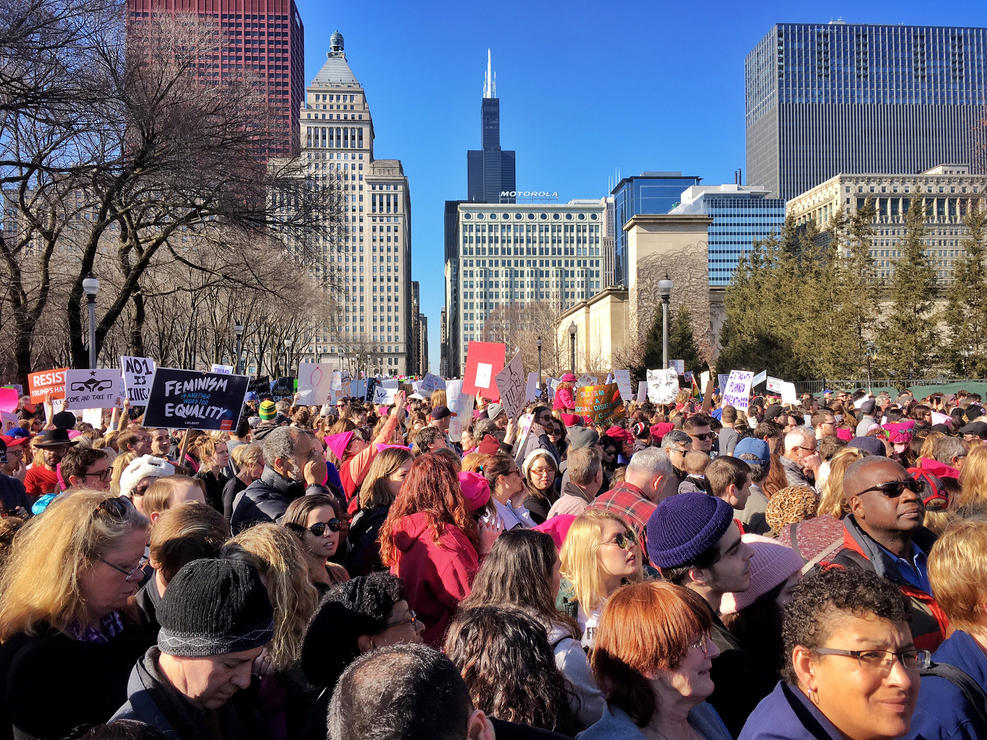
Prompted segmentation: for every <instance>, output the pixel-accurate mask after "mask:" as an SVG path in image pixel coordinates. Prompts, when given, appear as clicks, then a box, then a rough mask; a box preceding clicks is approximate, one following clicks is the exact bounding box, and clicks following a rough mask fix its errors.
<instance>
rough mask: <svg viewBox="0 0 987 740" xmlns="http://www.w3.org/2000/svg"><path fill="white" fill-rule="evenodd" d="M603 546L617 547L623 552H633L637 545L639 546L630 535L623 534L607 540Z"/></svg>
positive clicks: (620, 533)
mask: <svg viewBox="0 0 987 740" xmlns="http://www.w3.org/2000/svg"><path fill="white" fill-rule="evenodd" d="M602 544H604V545H616V546H617V547H619V548H620V549H621V550H631V549H633V548H634V546H635V545H637V542H636V541H635V539H634V538H633V537H631V536H630V535H628V534H624V533H623V532H618V533H617V534H615V535H614V537H613V539H612V540H607V541H606V542H604V543H602Z"/></svg>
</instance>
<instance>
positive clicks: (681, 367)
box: [668, 360, 685, 375]
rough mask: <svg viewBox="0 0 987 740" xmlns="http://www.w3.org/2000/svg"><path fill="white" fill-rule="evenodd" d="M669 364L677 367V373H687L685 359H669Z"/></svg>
mask: <svg viewBox="0 0 987 740" xmlns="http://www.w3.org/2000/svg"><path fill="white" fill-rule="evenodd" d="M668 366H669V367H673V368H675V374H676V375H683V374H684V373H685V360H669V361H668Z"/></svg>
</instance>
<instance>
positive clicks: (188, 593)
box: [157, 558, 274, 658]
mask: <svg viewBox="0 0 987 740" xmlns="http://www.w3.org/2000/svg"><path fill="white" fill-rule="evenodd" d="M157 618H158V622H159V623H160V624H161V630H160V631H159V632H158V648H160V650H161V652H162V653H166V654H167V655H175V656H179V657H185V658H203V657H206V656H210V655H227V654H229V653H238V652H240V651H242V650H252V649H253V648H257V647H261V646H262V645H266V644H267V643H269V642H270V641H271V639H272V638H273V637H274V610H273V609H272V608H271V601H270V599H268V596H267V589H265V588H264V584H263V582H262V581H261V580H260V576H258V575H257V572H256V571H255V570H254V569H253V568H251V567H250V566H249V565H247V563H244V562H242V561H237V560H224V559H219V558H203V559H200V560H193V561H192V562H190V563H188V564H187V565H186V566H185V567H183V568H182V569H181V570H180V571H178V573H177V574H176V575H175V577H174V578H172V579H171V580H170V581H169V582H168V589H167V590H166V591H165V594H164V596H163V597H162V598H161V604H160V605H159V606H158V610H157Z"/></svg>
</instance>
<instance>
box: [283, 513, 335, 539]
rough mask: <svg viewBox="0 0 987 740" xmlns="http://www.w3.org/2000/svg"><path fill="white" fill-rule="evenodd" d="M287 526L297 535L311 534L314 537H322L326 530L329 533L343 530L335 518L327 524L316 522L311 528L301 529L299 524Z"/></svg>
mask: <svg viewBox="0 0 987 740" xmlns="http://www.w3.org/2000/svg"><path fill="white" fill-rule="evenodd" d="M288 526H289V528H291V529H293V530H295V531H296V532H298V533H299V534H303V533H305V532H311V533H312V534H314V535H315V536H316V537H322V536H323V535H324V534H325V533H326V531H327V530H328V531H330V532H339V531H340V530H341V529H342V528H343V523H342V522H341V521H340V520H339V519H337V518H336V517H333V518H332V519H330V520H329V521H328V522H316V523H315V524H313V525H312V526H311V527H303V526H302V525H301V524H289V525H288Z"/></svg>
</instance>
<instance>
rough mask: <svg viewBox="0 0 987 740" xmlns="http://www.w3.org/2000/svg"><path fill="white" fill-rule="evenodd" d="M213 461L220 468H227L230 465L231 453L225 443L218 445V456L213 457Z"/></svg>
mask: <svg viewBox="0 0 987 740" xmlns="http://www.w3.org/2000/svg"><path fill="white" fill-rule="evenodd" d="M213 460H214V461H215V464H216V467H218V468H225V467H226V466H227V465H229V464H230V452H229V449H228V448H227V447H226V443H225V442H218V443H217V444H216V454H215V455H214V456H213Z"/></svg>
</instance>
